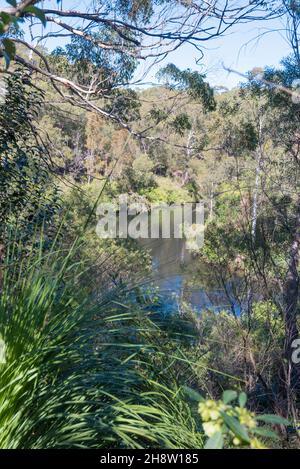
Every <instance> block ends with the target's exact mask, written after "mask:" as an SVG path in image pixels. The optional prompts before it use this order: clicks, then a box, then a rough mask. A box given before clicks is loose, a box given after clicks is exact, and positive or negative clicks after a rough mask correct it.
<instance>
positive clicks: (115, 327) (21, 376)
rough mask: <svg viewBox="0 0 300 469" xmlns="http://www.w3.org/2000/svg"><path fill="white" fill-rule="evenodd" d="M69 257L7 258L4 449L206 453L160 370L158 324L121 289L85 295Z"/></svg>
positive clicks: (1, 328) (0, 441)
mask: <svg viewBox="0 0 300 469" xmlns="http://www.w3.org/2000/svg"><path fill="white" fill-rule="evenodd" d="M72 258H73V254H72V250H71V252H69V253H65V252H59V250H58V251H56V252H54V249H53V250H52V252H50V253H48V254H47V255H43V251H42V249H41V250H40V251H39V252H38V253H37V254H36V253H34V254H33V253H31V254H29V255H28V256H27V258H26V260H25V261H24V260H23V261H22V260H20V259H22V256H20V255H19V253H18V250H16V249H11V251H10V252H8V253H7V256H6V264H7V265H6V266H5V268H4V279H3V285H2V291H1V294H0V336H1V339H2V340H3V342H4V344H5V347H6V349H5V363H3V364H1V365H0V369H1V370H0V371H1V373H0V428H1V432H0V447H1V448H104V447H122V448H124V447H128V448H143V447H149V446H150V447H163V448H200V447H202V436H201V433H200V432H199V429H198V427H197V425H198V424H197V421H196V420H195V418H194V416H193V414H192V411H191V410H190V406H189V404H188V402H186V400H185V398H184V397H183V394H182V392H181V390H180V388H179V386H178V385H177V383H176V378H175V376H174V377H173V376H172V371H171V366H170V359H168V357H167V356H166V357H163V358H162V353H161V351H160V355H159V357H160V358H159V360H160V361H161V367H160V368H159V367H157V366H156V367H155V366H153V360H155V355H156V353H158V350H157V346H156V343H157V335H158V334H159V333H160V332H159V328H158V326H157V325H156V324H154V323H153V322H152V321H151V320H150V319H149V318H148V317H147V314H146V313H145V310H144V309H143V307H142V305H140V304H139V303H138V302H135V301H134V300H133V299H132V295H130V300H129V298H127V296H126V293H125V292H124V291H123V292H122V295H121V297H120V293H119V292H118V291H117V290H116V291H113V292H106V293H103V291H102V292H101V288H100V292H98V293H97V294H95V295H90V296H88V297H87V296H86V294H85V293H84V294H83V292H81V289H80V274H79V273H80V271H85V269H84V268H83V266H81V265H80V263H79V264H78V262H73V261H72ZM103 290H104V291H105V286H103ZM164 369H168V371H167V373H164Z"/></svg>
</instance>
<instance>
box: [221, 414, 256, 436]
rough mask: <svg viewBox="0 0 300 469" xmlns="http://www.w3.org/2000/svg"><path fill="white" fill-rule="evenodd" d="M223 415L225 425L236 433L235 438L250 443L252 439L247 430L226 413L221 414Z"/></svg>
mask: <svg viewBox="0 0 300 469" xmlns="http://www.w3.org/2000/svg"><path fill="white" fill-rule="evenodd" d="M221 415H222V417H223V420H224V423H225V424H226V425H227V427H228V428H229V429H230V430H231V431H232V432H233V433H234V435H235V436H237V437H238V438H239V439H240V440H243V441H244V442H246V443H250V438H249V435H248V433H247V430H246V428H245V427H244V426H243V425H241V424H240V422H239V421H238V420H237V419H236V418H234V417H231V416H230V415H227V414H226V413H225V412H221Z"/></svg>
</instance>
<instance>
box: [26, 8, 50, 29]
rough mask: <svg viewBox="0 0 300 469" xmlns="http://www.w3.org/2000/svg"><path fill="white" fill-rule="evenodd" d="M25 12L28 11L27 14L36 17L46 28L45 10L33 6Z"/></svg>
mask: <svg viewBox="0 0 300 469" xmlns="http://www.w3.org/2000/svg"><path fill="white" fill-rule="evenodd" d="M24 11H26V12H27V13H32V14H33V15H34V16H36V17H37V18H38V19H39V20H40V21H41V22H42V23H43V26H46V24H47V20H46V16H45V13H44V12H43V10H41V9H40V8H37V7H35V6H33V5H31V6H29V7H27V8H25V10H24Z"/></svg>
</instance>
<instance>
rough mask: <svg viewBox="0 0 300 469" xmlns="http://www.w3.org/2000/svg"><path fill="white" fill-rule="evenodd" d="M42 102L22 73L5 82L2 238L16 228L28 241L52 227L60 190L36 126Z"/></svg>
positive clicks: (0, 112) (0, 109) (0, 134)
mask: <svg viewBox="0 0 300 469" xmlns="http://www.w3.org/2000/svg"><path fill="white" fill-rule="evenodd" d="M42 100H43V97H42V95H41V93H40V92H39V91H37V90H36V89H35V88H33V87H32V86H31V83H30V78H29V76H28V75H27V74H24V72H23V71H22V70H20V71H19V72H18V73H17V72H16V73H15V74H14V75H13V76H11V77H8V78H7V79H6V94H5V99H4V101H3V102H2V103H1V104H0V153H1V161H0V185H1V193H0V222H1V235H0V236H1V237H3V236H6V234H7V231H10V230H11V229H12V227H14V229H17V230H18V231H19V236H22V237H23V238H26V237H27V236H30V234H32V233H33V232H34V230H35V229H36V227H37V226H41V225H45V226H46V225H47V224H51V222H52V220H53V215H54V214H55V211H57V201H58V197H57V190H56V187H55V185H54V184H53V182H52V179H51V175H50V173H49V166H48V163H47V161H46V159H45V147H44V146H43V144H42V142H41V140H40V139H39V136H38V133H37V130H36V124H35V121H36V119H37V117H38V113H39V110H40V106H41V103H42Z"/></svg>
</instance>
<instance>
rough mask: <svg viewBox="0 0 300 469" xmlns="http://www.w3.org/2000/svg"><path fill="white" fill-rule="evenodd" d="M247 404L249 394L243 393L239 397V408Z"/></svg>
mask: <svg viewBox="0 0 300 469" xmlns="http://www.w3.org/2000/svg"><path fill="white" fill-rule="evenodd" d="M246 403H247V394H246V393H245V392H241V393H240V395H239V406H240V407H245V405H246Z"/></svg>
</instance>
